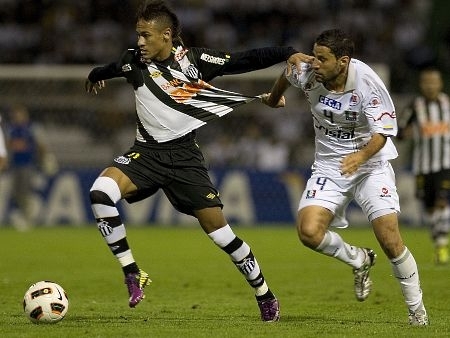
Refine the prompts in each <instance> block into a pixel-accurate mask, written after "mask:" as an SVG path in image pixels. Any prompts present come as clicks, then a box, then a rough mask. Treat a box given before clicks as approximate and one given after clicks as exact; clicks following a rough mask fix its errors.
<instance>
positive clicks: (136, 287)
mask: <svg viewBox="0 0 450 338" xmlns="http://www.w3.org/2000/svg"><path fill="white" fill-rule="evenodd" d="M150 282H151V280H150V278H149V277H148V273H146V272H145V271H143V270H140V269H139V273H129V274H127V275H126V277H125V284H126V285H127V288H128V294H129V295H130V299H129V301H128V305H129V306H130V307H131V308H134V307H135V306H136V305H138V304H139V303H140V302H141V300H143V299H144V298H145V294H144V288H145V287H146V286H147V285H149V284H150Z"/></svg>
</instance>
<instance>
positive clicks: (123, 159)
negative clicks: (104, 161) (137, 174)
mask: <svg viewBox="0 0 450 338" xmlns="http://www.w3.org/2000/svg"><path fill="white" fill-rule="evenodd" d="M114 162H116V163H120V164H129V163H130V162H131V159H130V158H127V157H125V156H119V157H116V158H115V159H114Z"/></svg>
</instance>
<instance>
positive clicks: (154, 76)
mask: <svg viewBox="0 0 450 338" xmlns="http://www.w3.org/2000/svg"><path fill="white" fill-rule="evenodd" d="M161 75H162V72H160V71H159V70H158V71H155V72H151V73H150V77H152V78H154V79H155V78H157V77H160V76H161Z"/></svg>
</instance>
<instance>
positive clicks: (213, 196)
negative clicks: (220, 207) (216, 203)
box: [206, 192, 216, 200]
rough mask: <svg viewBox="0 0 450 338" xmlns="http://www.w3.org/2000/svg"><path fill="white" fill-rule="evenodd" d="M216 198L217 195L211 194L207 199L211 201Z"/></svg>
mask: <svg viewBox="0 0 450 338" xmlns="http://www.w3.org/2000/svg"><path fill="white" fill-rule="evenodd" d="M215 197H216V195H215V194H213V193H212V192H210V193H209V194H208V195H206V198H207V199H210V200H212V199H214V198H215Z"/></svg>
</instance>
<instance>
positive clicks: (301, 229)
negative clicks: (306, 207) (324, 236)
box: [297, 223, 321, 249]
mask: <svg viewBox="0 0 450 338" xmlns="http://www.w3.org/2000/svg"><path fill="white" fill-rule="evenodd" d="M297 234H298V238H299V240H300V242H301V243H302V244H303V245H304V246H307V247H308V248H311V249H314V248H316V247H317V246H318V245H319V244H320V242H321V239H319V233H318V231H317V229H315V228H314V227H309V226H306V225H305V224H303V223H300V224H298V225H297Z"/></svg>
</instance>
